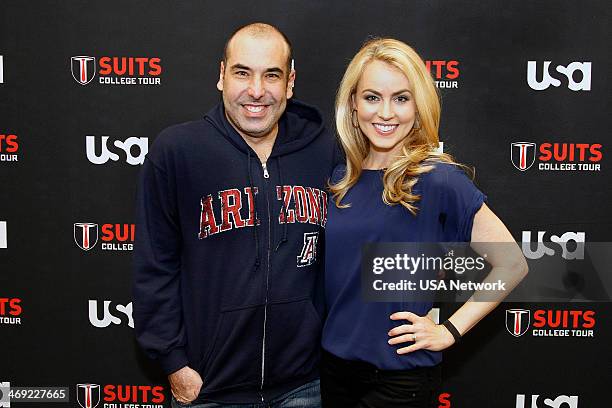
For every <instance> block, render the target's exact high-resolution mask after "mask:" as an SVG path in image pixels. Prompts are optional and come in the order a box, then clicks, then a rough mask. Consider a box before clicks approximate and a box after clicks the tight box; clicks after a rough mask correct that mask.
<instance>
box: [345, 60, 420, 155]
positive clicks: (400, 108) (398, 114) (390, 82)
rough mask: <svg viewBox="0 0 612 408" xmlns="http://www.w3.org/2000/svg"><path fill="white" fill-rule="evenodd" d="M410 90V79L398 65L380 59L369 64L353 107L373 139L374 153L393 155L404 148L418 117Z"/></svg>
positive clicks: (362, 125)
mask: <svg viewBox="0 0 612 408" xmlns="http://www.w3.org/2000/svg"><path fill="white" fill-rule="evenodd" d="M409 89H410V83H409V82H408V78H406V76H405V75H404V74H403V73H402V72H401V71H400V70H399V69H397V68H395V67H394V66H392V65H390V64H388V63H386V62H383V61H377V60H375V61H372V62H370V63H369V64H368V65H367V66H366V68H365V70H364V72H363V75H362V76H361V79H360V80H359V83H358V84H357V90H356V91H355V94H354V95H353V107H354V108H355V109H356V110H357V119H358V122H359V127H360V128H361V131H362V132H363V134H364V135H365V136H366V137H367V138H368V140H369V141H370V154H373V153H379V154H385V155H386V154H389V155H391V154H395V153H396V151H397V150H399V149H401V142H402V140H404V139H405V138H406V136H407V135H408V133H410V130H411V129H412V126H413V125H414V121H415V117H416V104H415V103H414V98H413V97H412V93H411V92H410V90H409ZM353 120H354V119H353Z"/></svg>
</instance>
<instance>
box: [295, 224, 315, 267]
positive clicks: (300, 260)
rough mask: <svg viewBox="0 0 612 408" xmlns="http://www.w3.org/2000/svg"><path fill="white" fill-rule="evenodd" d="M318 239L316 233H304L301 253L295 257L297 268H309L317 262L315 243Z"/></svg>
mask: <svg viewBox="0 0 612 408" xmlns="http://www.w3.org/2000/svg"><path fill="white" fill-rule="evenodd" d="M318 239H319V233H318V232H305V233H304V246H303V247H302V252H301V253H300V255H299V256H298V257H297V266H298V267H302V266H309V265H312V263H313V262H314V261H316V260H317V241H318Z"/></svg>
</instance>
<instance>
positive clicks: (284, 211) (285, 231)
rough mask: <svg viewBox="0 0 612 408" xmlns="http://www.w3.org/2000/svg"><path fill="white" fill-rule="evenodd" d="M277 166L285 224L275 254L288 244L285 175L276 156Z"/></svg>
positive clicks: (278, 157)
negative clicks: (284, 195) (283, 245)
mask: <svg viewBox="0 0 612 408" xmlns="http://www.w3.org/2000/svg"><path fill="white" fill-rule="evenodd" d="M276 165H277V167H278V181H279V184H280V186H281V187H280V188H281V200H282V202H283V206H282V208H281V214H283V219H284V221H285V222H284V223H283V235H282V237H281V239H280V241H278V244H276V248H275V249H274V252H277V251H278V248H280V246H281V245H282V244H284V243H285V242H287V224H288V223H287V211H288V209H287V206H286V205H285V197H283V194H284V193H285V185H284V183H283V173H282V172H281V162H280V156H276Z"/></svg>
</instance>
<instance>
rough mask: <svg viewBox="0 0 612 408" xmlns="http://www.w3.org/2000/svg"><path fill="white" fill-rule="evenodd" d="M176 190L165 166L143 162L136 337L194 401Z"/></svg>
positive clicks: (177, 389) (196, 387) (185, 398)
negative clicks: (187, 350)
mask: <svg viewBox="0 0 612 408" xmlns="http://www.w3.org/2000/svg"><path fill="white" fill-rule="evenodd" d="M176 206H177V204H176V189H175V186H174V185H173V184H172V183H171V182H170V180H169V178H168V175H167V174H166V172H165V171H164V169H163V167H161V166H158V165H157V164H155V163H154V162H153V161H152V160H150V159H147V160H146V161H145V164H144V167H143V169H142V173H141V176H140V183H139V188H138V195H137V211H136V212H137V219H136V224H137V226H136V242H135V245H134V274H133V307H134V309H133V313H134V329H135V331H136V338H137V340H138V342H139V343H140V345H141V347H142V348H143V349H144V351H145V352H146V354H147V355H148V356H149V357H151V358H153V359H155V360H158V361H159V363H160V365H161V367H162V369H163V371H164V372H165V373H166V374H168V375H169V377H168V378H169V381H170V385H171V387H172V392H173V394H174V395H175V397H176V398H177V399H178V400H179V401H180V402H190V401H192V400H193V399H195V398H196V397H197V395H198V393H199V391H200V388H201V385H202V379H201V378H200V375H199V374H198V373H197V372H196V371H194V370H192V369H191V368H189V367H187V365H188V358H187V353H186V348H185V346H186V336H185V329H184V325H183V313H182V299H181V274H180V271H181V264H180V260H181V247H182V243H181V231H180V225H179V221H178V215H177V214H178V211H177V208H176Z"/></svg>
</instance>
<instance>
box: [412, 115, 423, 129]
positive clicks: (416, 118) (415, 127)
mask: <svg viewBox="0 0 612 408" xmlns="http://www.w3.org/2000/svg"><path fill="white" fill-rule="evenodd" d="M412 130H414V131H419V130H421V122H420V121H419V114H418V113H417V115H416V117H415V118H414V124H413V125H412Z"/></svg>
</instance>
